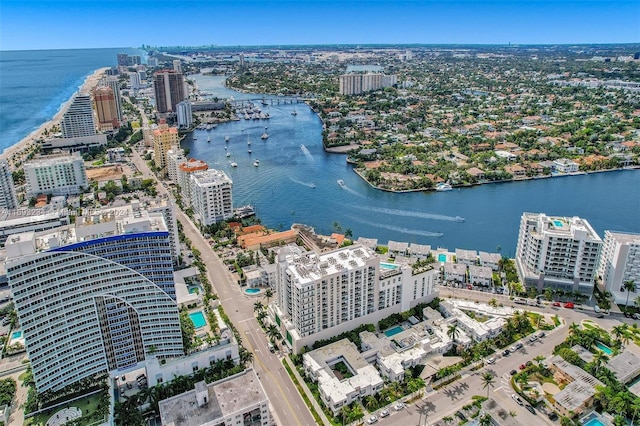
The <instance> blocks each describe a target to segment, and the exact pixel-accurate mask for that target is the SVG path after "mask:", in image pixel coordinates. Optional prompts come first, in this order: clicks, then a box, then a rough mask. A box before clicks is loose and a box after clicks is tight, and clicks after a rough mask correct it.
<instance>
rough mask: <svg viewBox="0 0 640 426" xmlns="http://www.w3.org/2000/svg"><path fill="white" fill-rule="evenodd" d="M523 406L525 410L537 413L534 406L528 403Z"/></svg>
mask: <svg viewBox="0 0 640 426" xmlns="http://www.w3.org/2000/svg"><path fill="white" fill-rule="evenodd" d="M524 408H526V409H527V410H529V412H530V413H531V414H537V413H536V410H535V408H533V407H532V406H530V405H527V406H526V407H524Z"/></svg>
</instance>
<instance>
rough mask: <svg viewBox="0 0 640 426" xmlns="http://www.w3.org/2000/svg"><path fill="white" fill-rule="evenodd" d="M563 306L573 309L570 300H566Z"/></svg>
mask: <svg viewBox="0 0 640 426" xmlns="http://www.w3.org/2000/svg"><path fill="white" fill-rule="evenodd" d="M564 307H565V308H567V309H573V308H574V305H573V303H571V302H567V303H565V304H564Z"/></svg>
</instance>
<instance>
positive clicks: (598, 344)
mask: <svg viewBox="0 0 640 426" xmlns="http://www.w3.org/2000/svg"><path fill="white" fill-rule="evenodd" d="M596 348H598V349H600V350H601V351H602V352H604V353H605V354H607V355H611V354H612V353H613V349H611V348H610V347H609V346H607V345H605V344H604V343H602V342H598V341H596Z"/></svg>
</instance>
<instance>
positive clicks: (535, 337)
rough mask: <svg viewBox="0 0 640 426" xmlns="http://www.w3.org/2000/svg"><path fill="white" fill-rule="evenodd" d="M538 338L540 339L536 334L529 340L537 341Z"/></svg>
mask: <svg viewBox="0 0 640 426" xmlns="http://www.w3.org/2000/svg"><path fill="white" fill-rule="evenodd" d="M536 340H538V336H536V335H535V334H534V335H533V336H531V337H529V341H530V342H535V341H536Z"/></svg>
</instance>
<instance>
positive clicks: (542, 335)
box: [538, 331, 546, 339]
mask: <svg viewBox="0 0 640 426" xmlns="http://www.w3.org/2000/svg"><path fill="white" fill-rule="evenodd" d="M544 336H546V334H545V333H544V331H541V332H540V333H538V337H539V338H541V339H542V338H543V337H544Z"/></svg>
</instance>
